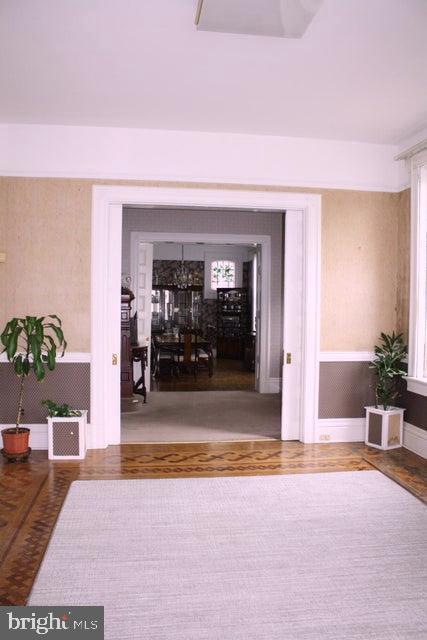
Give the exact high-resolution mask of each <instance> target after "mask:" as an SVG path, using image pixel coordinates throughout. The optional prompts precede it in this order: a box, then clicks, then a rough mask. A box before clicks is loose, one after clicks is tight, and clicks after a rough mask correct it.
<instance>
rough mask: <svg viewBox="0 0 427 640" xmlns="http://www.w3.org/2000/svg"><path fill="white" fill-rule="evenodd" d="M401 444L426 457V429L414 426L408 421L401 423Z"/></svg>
mask: <svg viewBox="0 0 427 640" xmlns="http://www.w3.org/2000/svg"><path fill="white" fill-rule="evenodd" d="M403 446H404V447H405V449H409V451H412V452H413V453H417V454H418V455H419V456H421V457H422V458H427V431H425V430H424V429H420V428H419V427H414V425H413V424H409V422H404V423H403Z"/></svg>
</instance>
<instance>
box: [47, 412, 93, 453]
mask: <svg viewBox="0 0 427 640" xmlns="http://www.w3.org/2000/svg"><path fill="white" fill-rule="evenodd" d="M80 413H81V414H82V415H81V416H72V417H70V418H60V417H48V419H47V431H48V443H49V445H48V456H49V460H83V458H84V457H85V455H86V422H87V411H80Z"/></svg>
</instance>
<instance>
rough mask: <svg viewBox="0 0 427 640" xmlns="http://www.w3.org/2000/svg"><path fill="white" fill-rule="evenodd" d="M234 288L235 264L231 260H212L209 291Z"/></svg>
mask: <svg viewBox="0 0 427 640" xmlns="http://www.w3.org/2000/svg"><path fill="white" fill-rule="evenodd" d="M235 286H236V263H235V262H234V261H233V260H214V261H213V262H212V263H211V289H213V290H214V291H216V290H217V289H226V288H233V287H235Z"/></svg>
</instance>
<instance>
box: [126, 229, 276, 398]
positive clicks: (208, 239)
mask: <svg viewBox="0 0 427 640" xmlns="http://www.w3.org/2000/svg"><path fill="white" fill-rule="evenodd" d="M130 237H131V240H130V265H131V277H132V284H133V286H135V287H136V286H137V281H136V278H137V273H138V266H137V261H138V243H139V242H166V241H170V239H171V234H170V233H165V232H149V231H147V232H145V231H131V234H130ZM173 242H177V243H178V244H183V243H184V244H185V243H196V242H204V243H206V244H209V245H212V244H218V245H224V244H227V243H229V244H243V245H248V244H254V243H256V244H257V245H259V246H261V336H260V339H261V340H260V348H259V358H260V360H259V367H260V374H259V392H260V393H270V392H271V390H272V389H271V384H270V346H269V345H270V305H271V289H270V268H269V267H270V265H271V237H270V236H264V235H244V234H232V233H227V234H221V233H175V232H174V233H173Z"/></svg>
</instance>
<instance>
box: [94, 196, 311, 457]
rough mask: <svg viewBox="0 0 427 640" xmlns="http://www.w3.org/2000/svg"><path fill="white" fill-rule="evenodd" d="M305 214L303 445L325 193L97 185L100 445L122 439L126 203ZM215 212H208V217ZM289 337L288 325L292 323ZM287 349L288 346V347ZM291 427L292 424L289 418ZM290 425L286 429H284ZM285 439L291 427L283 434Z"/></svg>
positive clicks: (96, 350)
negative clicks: (122, 286)
mask: <svg viewBox="0 0 427 640" xmlns="http://www.w3.org/2000/svg"><path fill="white" fill-rule="evenodd" d="M126 205H136V206H142V207H144V206H151V207H153V206H170V207H175V208H176V207H197V208H202V209H203V208H212V207H213V208H227V209H252V210H254V209H255V210H261V211H262V210H267V211H272V210H276V211H281V212H284V211H286V214H287V215H292V211H302V212H303V217H304V258H303V260H304V287H303V288H304V297H303V318H304V323H303V325H304V326H303V331H302V333H303V335H302V345H303V348H302V385H301V386H302V389H301V433H300V440H301V441H302V442H315V425H316V421H317V417H318V395H319V392H318V388H319V334H320V219H321V197H320V195H315V194H308V193H291V192H289V193H288V192H272V191H249V190H248V191H245V190H235V189H205V188H180V187H178V188H172V187H163V186H159V187H139V186H127V185H120V186H114V185H95V186H93V187H92V270H91V273H92V281H91V426H90V428H91V431H92V436H93V440H92V441H93V446H94V447H96V448H101V447H106V446H108V445H110V444H119V443H120V364H118V365H116V366H115V365H113V364H112V361H113V359H112V355H113V354H117V355H118V356H119V363H120V305H119V304H118V303H117V300H118V296H119V293H118V292H119V291H120V284H121V237H122V212H123V206H126ZM207 215H209V214H207ZM285 342H286V327H285ZM283 348H284V350H285V351H286V344H284V345H283ZM285 424H286V421H285ZM285 429H286V427H285ZM282 438H283V439H286V432H284V433H282Z"/></svg>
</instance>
